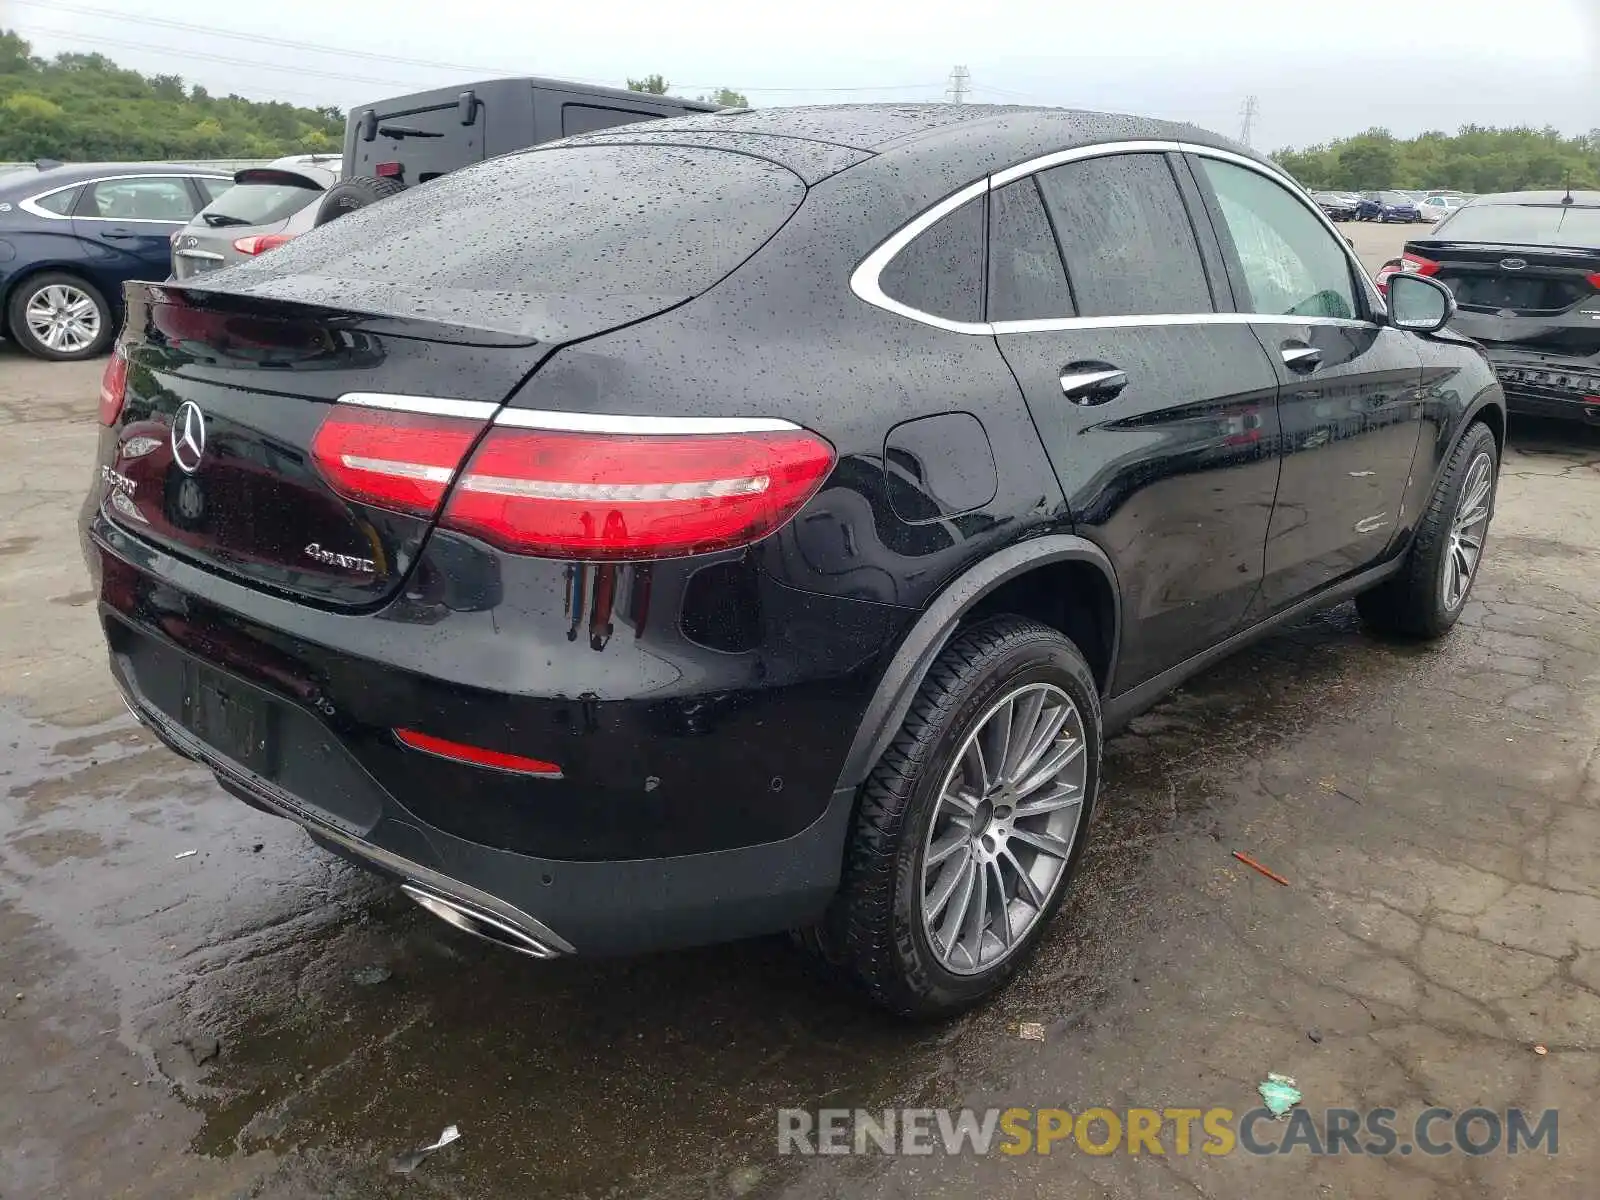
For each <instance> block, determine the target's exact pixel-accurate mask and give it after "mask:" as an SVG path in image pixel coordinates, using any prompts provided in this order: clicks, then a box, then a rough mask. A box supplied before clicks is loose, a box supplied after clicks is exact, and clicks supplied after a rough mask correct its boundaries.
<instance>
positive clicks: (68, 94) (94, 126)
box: [0, 30, 1600, 192]
mask: <svg viewBox="0 0 1600 1200" xmlns="http://www.w3.org/2000/svg"><path fill="white" fill-rule="evenodd" d="M627 85H628V87H629V88H631V89H633V90H634V91H639V92H649V93H652V94H655V95H665V94H667V93H668V92H669V91H670V88H671V85H670V84H669V83H668V82H667V80H666V79H665V78H664V77H663V76H662V75H660V74H654V75H646V76H645V77H644V78H642V79H629V80H627ZM700 99H701V100H706V101H710V102H714V103H717V104H720V105H723V106H724V107H728V108H744V107H747V106H748V105H749V100H748V99H747V98H746V97H745V96H744V95H743V94H742V93H740V92H738V91H736V90H734V89H732V88H726V87H725V88H720V89H718V90H717V91H716V92H714V93H712V94H711V95H708V96H701V97H700ZM344 124H345V115H344V113H343V112H341V111H340V110H339V109H338V108H335V107H332V106H325V107H320V108H306V107H302V106H297V105H293V104H287V103H283V102H281V101H254V100H246V99H244V98H243V97H242V96H237V95H228V96H213V95H211V94H210V93H209V92H208V91H207V90H206V89H205V88H204V87H201V86H200V85H199V84H186V83H185V82H184V80H183V79H182V78H181V77H179V76H177V75H148V76H147V75H142V74H140V73H139V72H137V71H130V70H125V69H123V68H121V67H118V66H117V64H116V63H114V62H112V61H111V60H110V59H109V58H107V57H105V56H104V55H103V54H58V55H56V56H55V57H54V58H53V59H49V60H46V59H44V58H40V57H37V56H35V55H34V53H33V49H32V47H31V46H30V45H29V43H28V42H27V41H25V40H24V39H23V38H22V37H20V36H19V35H17V34H16V33H14V32H9V31H5V30H0V161H30V160H33V159H37V158H58V159H62V160H65V161H78V162H93V161H116V160H125V161H138V160H144V159H156V160H160V159H205V158H275V157H277V156H278V155H280V154H308V153H321V152H334V153H336V152H338V151H339V150H340V149H341V148H342V147H343V145H344ZM1273 157H1274V158H1275V159H1276V160H1277V161H1278V162H1279V164H1281V165H1282V166H1283V167H1284V168H1285V169H1286V170H1288V171H1289V172H1290V173H1291V174H1293V175H1294V176H1295V177H1296V178H1297V179H1299V180H1300V182H1301V183H1303V184H1305V185H1306V186H1307V187H1311V188H1327V187H1338V188H1351V189H1355V190H1360V191H1368V190H1374V189H1379V188H1445V187H1448V188H1459V189H1460V190H1462V191H1467V192H1498V191H1513V190H1517V189H1520V188H1536V187H1548V188H1557V187H1562V186H1564V185H1566V184H1568V183H1569V182H1570V184H1571V186H1572V187H1574V188H1600V129H1596V130H1592V131H1591V132H1589V133H1588V134H1583V135H1580V136H1577V137H1566V136H1563V135H1562V134H1561V133H1560V132H1558V131H1557V130H1555V129H1549V128H1546V129H1527V128H1512V129H1492V128H1486V127H1483V126H1479V125H1468V126H1465V127H1464V128H1463V129H1461V130H1460V132H1458V133H1455V134H1448V133H1443V132H1430V133H1423V134H1419V135H1418V136H1416V137H1414V138H1397V137H1395V136H1394V135H1393V134H1391V133H1390V132H1389V131H1388V130H1386V129H1369V130H1368V131H1367V132H1365V133H1361V134H1357V135H1356V136H1355V137H1350V138H1341V139H1338V140H1335V141H1331V142H1325V143H1323V144H1321V145H1316V146H1308V147H1306V148H1304V149H1288V150H1280V151H1278V153H1277V154H1275V155H1274V156H1273Z"/></svg>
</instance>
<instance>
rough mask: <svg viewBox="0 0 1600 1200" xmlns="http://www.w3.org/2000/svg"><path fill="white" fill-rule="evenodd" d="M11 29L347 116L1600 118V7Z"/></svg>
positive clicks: (653, 8) (424, 16)
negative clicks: (385, 101) (673, 103)
mask: <svg viewBox="0 0 1600 1200" xmlns="http://www.w3.org/2000/svg"><path fill="white" fill-rule="evenodd" d="M985 9H987V10H988V12H990V13H993V14H995V15H992V16H985V15H983V10H985ZM1362 9H1365V10H1367V11H1362ZM102 13H110V14H114V15H110V16H107V15H101V14H102ZM1000 14H1003V15H1000ZM157 21H161V22H166V23H165V24H158V23H156V22H157ZM202 24H204V25H207V26H212V27H213V28H212V29H211V31H209V32H207V31H203V30H202V29H201V28H200V26H201V25H202ZM4 25H9V26H11V27H14V28H18V29H20V30H21V32H22V33H23V35H24V36H26V37H27V38H29V39H30V40H31V41H32V42H33V43H34V45H35V49H36V51H37V52H39V53H43V54H54V53H56V52H58V51H61V50H84V51H99V52H101V53H103V54H106V55H108V56H110V57H111V58H113V59H116V60H117V61H119V62H121V63H122V64H123V65H125V66H130V67H134V68H137V69H139V70H142V71H145V72H147V73H154V72H162V73H177V74H181V75H182V76H183V77H184V78H185V79H186V80H189V81H191V82H197V83H201V84H203V85H204V86H206V87H207V88H209V89H211V90H212V91H213V92H219V93H225V92H229V91H236V92H239V93H240V94H242V95H245V96H249V97H251V98H252V99H283V100H292V101H294V102H296V103H306V104H319V103H320V104H336V105H338V106H339V107H341V108H349V107H352V106H354V105H357V104H361V103H363V102H366V101H370V100H375V99H378V98H381V97H383V96H385V95H392V94H395V93H397V92H402V91H410V90H421V89H423V88H428V87H436V86H443V85H450V84H457V83H463V82H466V81H468V80H470V79H473V78H481V77H491V76H495V75H506V74H530V75H554V76H559V77H562V78H568V79H584V80H589V81H592V82H597V83H608V84H612V85H620V84H621V83H622V81H623V79H624V78H625V77H626V76H628V75H635V76H639V75H644V74H647V73H651V72H660V73H662V74H664V75H665V76H666V77H667V79H668V80H669V81H670V82H671V83H672V85H673V90H674V91H675V92H681V93H683V94H688V95H694V94H697V93H698V92H700V91H703V90H708V89H712V88H715V87H717V86H719V85H723V84H726V85H728V86H731V87H734V88H737V89H739V90H741V91H744V92H746V93H747V94H748V95H749V97H750V100H751V102H752V103H754V104H757V105H777V104H813V103H824V102H830V101H836V100H906V99H917V100H938V99H942V98H943V96H944V92H945V89H946V87H947V86H948V78H949V75H950V71H951V68H952V66H954V65H955V64H958V63H959V64H962V65H964V66H966V67H967V68H968V70H969V71H970V72H971V79H972V89H973V90H972V92H971V95H972V97H973V98H975V99H979V100H984V101H994V102H1000V103H1005V102H1008V101H1024V102H1031V103H1044V104H1061V105H1069V106H1074V107H1083V108H1097V109H1109V110H1114V111H1123V112H1134V113H1140V114H1148V115H1153V116H1162V117H1172V118H1178V119H1184V120H1190V121H1194V122H1196V123H1197V124H1200V125H1204V126H1207V127H1209V128H1212V129H1215V130H1218V131H1220V132H1224V133H1227V134H1229V135H1231V136H1234V137H1237V136H1238V135H1239V132H1240V124H1241V121H1240V108H1241V105H1242V103H1243V101H1244V99H1245V97H1246V96H1248V95H1255V96H1256V97H1257V98H1258V103H1259V113H1260V115H1259V116H1258V118H1257V120H1256V130H1255V135H1254V137H1253V138H1252V141H1253V142H1254V144H1255V145H1256V146H1258V147H1260V148H1262V149H1266V150H1272V149H1276V148H1278V147H1281V146H1285V145H1306V144H1308V143H1312V142H1316V141H1321V140H1324V139H1326V138H1330V137H1337V136H1340V135H1343V134H1351V133H1356V132H1359V131H1361V130H1363V129H1366V128H1369V127H1371V126H1373V125H1385V126H1387V127H1388V128H1390V129H1391V130H1393V131H1394V132H1395V133H1397V134H1401V135H1410V134H1414V133H1417V132H1420V131H1422V130H1424V129H1445V130H1449V131H1454V130H1455V129H1456V128H1457V127H1459V126H1461V125H1463V124H1466V123H1468V122H1477V123H1480V124H1493V125H1510V124H1530V125H1536V126H1542V125H1545V124H1551V125H1555V126H1556V127H1557V128H1559V129H1562V130H1563V131H1565V132H1568V133H1580V132H1585V131H1587V130H1590V129H1593V128H1600V0H1430V2H1429V3H1426V4H1424V3H1423V2H1422V0H1388V2H1387V3H1381V4H1371V5H1364V6H1357V5H1354V4H1349V3H1344V4H1337V3H1335V4H1329V3H1319V2H1318V0H1127V2H1124V3H1117V2H1115V0H1112V2H1109V3H1107V2H1104V0H1078V3H1070V2H1069V3H1062V2H1061V0H1001V2H1000V3H997V4H988V5H979V4H976V3H973V2H972V0H963V2H961V3H956V2H954V0H806V2H804V3H801V4H796V5H788V4H772V3H759V2H757V3H748V2H747V3H744V4H739V5H734V4H714V5H713V4H705V3H700V2H698V0H675V2H674V3H668V4H663V3H660V2H659V0H653V2H649V3H647V2H645V0H609V3H605V4H594V3H548V2H546V3H536V4H528V5H519V4H514V3H507V2H506V0H444V2H439V0H431V2H429V0H423V2H416V0H387V2H385V3H379V2H377V0H273V2H272V3H271V4H270V5H219V4H206V5H172V4H164V3H161V2H160V0H0V26H4ZM180 25H188V26H190V27H189V28H180V27H178V26H180ZM224 34H244V35H254V36H257V37H260V36H265V37H268V38H279V39H289V40H292V41H299V42H306V43H314V44H316V45H317V46H319V47H328V49H327V50H326V51H322V50H318V51H316V52H311V51H305V50H298V49H289V48H285V47H283V46H275V45H271V44H268V43H263V42H259V41H251V40H248V39H247V38H239V37H229V36H223V35H224ZM352 52H359V53H360V54H366V55H387V56H395V57H399V58H405V59H412V60H417V61H416V62H415V63H402V62H394V61H380V60H377V59H374V58H362V57H357V56H355V54H354V53H352ZM203 56H208V57H203ZM219 60H234V61H219ZM843 89H862V90H843ZM869 89H870V90H869Z"/></svg>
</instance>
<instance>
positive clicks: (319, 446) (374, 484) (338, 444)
mask: <svg viewBox="0 0 1600 1200" xmlns="http://www.w3.org/2000/svg"><path fill="white" fill-rule="evenodd" d="M483 426H484V421H482V420H473V419H470V418H466V417H448V416H435V415H433V414H430V413H415V412H392V411H389V410H386V409H376V408H359V407H356V406H355V405H350V404H340V405H336V406H335V407H334V408H333V410H332V411H331V412H329V414H328V415H327V416H326V417H325V418H323V421H322V424H321V425H320V426H318V427H317V432H316V434H315V436H313V437H312V439H311V458H312V461H313V462H315V463H316V465H317V470H318V471H319V472H320V473H321V475H322V477H323V478H324V479H326V480H327V481H328V485H329V486H330V487H332V488H333V490H334V491H336V492H338V493H339V495H341V496H343V497H344V498H345V499H347V500H358V501H360V502H361V503H363V504H374V505H377V506H378V507H379V508H391V509H395V510H396V511H398V512H404V513H411V514H413V515H415V516H420V517H431V516H433V514H434V513H436V512H437V511H438V510H439V502H440V501H441V500H443V499H444V494H445V491H446V489H447V488H449V486H450V481H451V479H453V478H454V477H455V473H456V468H457V467H459V466H460V465H461V460H462V459H463V458H465V457H466V454H467V451H468V449H470V448H471V446H472V443H473V441H474V440H475V439H476V438H477V436H478V434H479V433H480V432H482V430H483Z"/></svg>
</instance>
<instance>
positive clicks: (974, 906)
mask: <svg viewBox="0 0 1600 1200" xmlns="http://www.w3.org/2000/svg"><path fill="white" fill-rule="evenodd" d="M973 876H974V878H973V881H972V894H971V895H970V896H969V897H968V898H967V900H968V902H967V920H966V923H965V924H964V925H963V926H962V930H961V940H962V941H965V942H970V943H971V949H970V950H969V951H968V953H969V954H970V955H971V957H972V965H973V966H977V965H978V964H979V963H980V962H982V961H983V933H984V930H985V929H986V928H987V927H988V924H989V871H988V868H987V867H985V866H983V865H982V864H976V870H974V871H973Z"/></svg>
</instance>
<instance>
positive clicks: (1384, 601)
mask: <svg viewBox="0 0 1600 1200" xmlns="http://www.w3.org/2000/svg"><path fill="white" fill-rule="evenodd" d="M1499 459H1500V452H1499V447H1498V446H1497V445H1496V444H1495V440H1494V434H1493V433H1491V432H1490V430H1489V427H1488V426H1487V425H1485V424H1483V423H1482V422H1481V421H1480V422H1474V423H1473V425H1472V426H1471V427H1470V428H1469V429H1468V430H1467V432H1466V435H1465V436H1464V437H1463V438H1462V439H1461V442H1460V444H1459V445H1458V446H1456V448H1455V453H1453V454H1452V455H1451V456H1450V461H1449V463H1448V464H1447V465H1446V466H1445V470H1444V474H1443V475H1442V476H1441V477H1440V479H1439V486H1438V487H1437V488H1436V489H1434V493H1433V499H1432V501H1430V502H1429V504H1428V508H1427V511H1426V512H1424V513H1423V514H1422V520H1421V521H1420V522H1418V524H1417V532H1416V536H1415V537H1414V539H1413V540H1412V543H1411V549H1410V550H1409V551H1408V552H1407V555H1406V564H1405V566H1404V567H1403V568H1402V569H1401V570H1400V572H1399V574H1397V575H1391V576H1390V577H1389V578H1388V579H1386V580H1384V581H1383V582H1382V583H1381V584H1379V585H1378V586H1377V587H1375V588H1373V589H1372V590H1371V591H1366V592H1362V593H1361V595H1359V596H1357V597H1356V611H1357V612H1359V613H1360V614H1361V619H1362V620H1363V621H1365V622H1366V623H1367V624H1368V625H1369V626H1371V627H1372V628H1374V629H1376V630H1378V631H1380V632H1383V633H1394V634H1400V635H1403V636H1405V637H1414V638H1430V639H1431V638H1437V637H1442V636H1443V635H1444V634H1446V633H1448V632H1449V631H1450V628H1451V626H1453V625H1454V624H1455V623H1456V619H1457V618H1458V617H1460V616H1461V610H1462V608H1463V607H1465V605H1466V602H1467V595H1468V594H1469V593H1470V592H1471V591H1472V583H1473V580H1474V579H1476V578H1477V575H1478V564H1479V563H1480V562H1482V561H1483V546H1484V541H1485V539H1486V538H1487V536H1488V533H1489V522H1490V520H1491V518H1492V517H1493V516H1494V496H1495V485H1496V483H1497V482H1498V480H1499Z"/></svg>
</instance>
